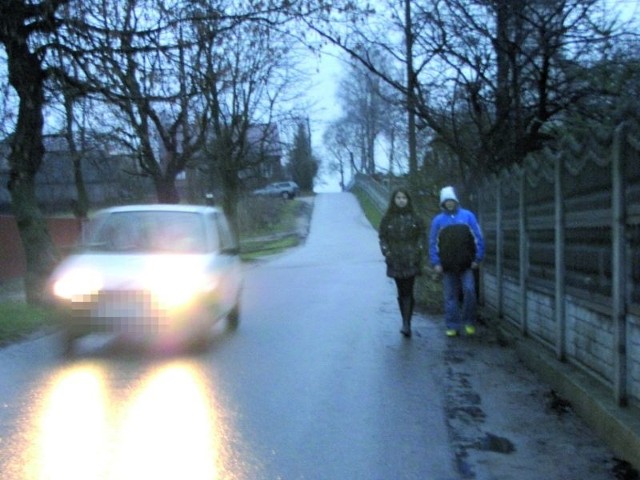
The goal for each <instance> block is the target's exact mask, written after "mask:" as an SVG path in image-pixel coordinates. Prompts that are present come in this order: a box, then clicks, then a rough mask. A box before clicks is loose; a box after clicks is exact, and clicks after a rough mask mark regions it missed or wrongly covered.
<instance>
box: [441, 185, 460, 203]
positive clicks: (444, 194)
mask: <svg viewBox="0 0 640 480" xmlns="http://www.w3.org/2000/svg"><path fill="white" fill-rule="evenodd" d="M447 200H454V201H455V202H456V203H460V201H459V200H458V197H457V196H456V192H455V190H454V189H453V187H444V188H443V189H442V190H440V206H443V205H444V202H446V201H447Z"/></svg>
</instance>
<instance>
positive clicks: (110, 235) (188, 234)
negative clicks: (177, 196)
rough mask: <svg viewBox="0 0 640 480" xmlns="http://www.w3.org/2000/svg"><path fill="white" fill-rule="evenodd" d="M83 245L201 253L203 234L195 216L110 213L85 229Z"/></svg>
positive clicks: (112, 249)
mask: <svg viewBox="0 0 640 480" xmlns="http://www.w3.org/2000/svg"><path fill="white" fill-rule="evenodd" d="M83 246H84V247H85V248H89V249H91V250H93V251H103V252H122V253H155V252H167V253H202V252H204V251H205V233H204V227H203V225H202V219H201V216H200V215H198V214H196V213H190V212H166V211H158V212H152V211H148V212H147V211H140V212H135V211H132V212H114V213H110V214H108V215H106V216H104V217H101V218H100V219H97V220H96V223H95V224H94V225H91V226H90V227H89V229H88V234H87V237H86V240H85V242H84V245H83Z"/></svg>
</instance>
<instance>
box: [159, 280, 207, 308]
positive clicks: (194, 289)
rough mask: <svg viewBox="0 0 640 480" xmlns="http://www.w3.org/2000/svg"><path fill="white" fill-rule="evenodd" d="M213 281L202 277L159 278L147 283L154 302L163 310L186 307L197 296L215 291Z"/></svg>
mask: <svg viewBox="0 0 640 480" xmlns="http://www.w3.org/2000/svg"><path fill="white" fill-rule="evenodd" d="M215 286H216V285H215V281H213V280H211V279H209V278H207V277H206V276H204V275H198V274H196V275H184V276H181V275H180V276H176V277H173V276H171V277H169V276H159V277H156V278H152V279H150V281H149V288H150V290H151V292H152V293H153V296H154V297H155V299H156V301H157V302H158V303H159V304H160V305H161V306H163V307H164V308H179V307H183V306H186V305H188V304H189V303H191V302H192V301H193V300H194V299H195V298H197V297H198V296H200V295H202V294H205V293H207V292H209V291H212V290H213V289H215Z"/></svg>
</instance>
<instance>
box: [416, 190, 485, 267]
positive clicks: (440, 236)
mask: <svg viewBox="0 0 640 480" xmlns="http://www.w3.org/2000/svg"><path fill="white" fill-rule="evenodd" d="M447 200H454V201H455V202H456V204H457V205H456V208H455V210H454V211H452V212H449V211H448V210H445V209H444V203H445V201H447ZM440 206H441V207H442V209H443V211H442V212H440V213H439V214H438V215H436V216H435V218H434V219H433V221H432V222H431V231H430V233H429V258H430V260H431V264H432V265H433V266H436V265H441V266H442V269H443V270H444V271H449V272H461V271H464V270H466V269H468V268H470V267H471V264H472V263H473V262H476V263H480V262H481V261H482V259H483V258H484V240H483V238H482V232H481V231H480V226H479V225H478V220H477V219H476V216H475V215H474V214H473V213H472V212H471V211H469V210H466V209H464V208H462V207H460V204H459V202H458V198H457V197H456V194H455V192H454V190H453V188H452V187H445V188H443V189H442V190H441V191H440Z"/></svg>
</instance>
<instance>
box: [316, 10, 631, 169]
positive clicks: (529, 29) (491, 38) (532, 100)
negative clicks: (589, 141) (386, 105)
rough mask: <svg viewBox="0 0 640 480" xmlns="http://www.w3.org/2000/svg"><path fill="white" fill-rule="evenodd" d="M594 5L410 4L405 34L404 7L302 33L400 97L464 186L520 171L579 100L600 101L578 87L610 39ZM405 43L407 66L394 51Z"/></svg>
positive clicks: (402, 53) (586, 85)
mask: <svg viewBox="0 0 640 480" xmlns="http://www.w3.org/2000/svg"><path fill="white" fill-rule="evenodd" d="M598 5H599V2H597V1H596V0H587V1H582V0H580V1H578V0H552V1H549V0H544V1H543V0H540V1H531V2H524V1H520V0H516V1H512V0H436V1H434V2H426V3H425V2H414V3H412V4H411V6H412V11H411V19H410V25H408V23H407V18H408V17H407V15H406V9H405V7H406V2H404V1H401V0H392V1H389V2H388V5H387V8H386V9H385V10H384V12H382V13H383V14H384V17H382V15H378V13H381V12H371V11H369V10H363V11H362V13H361V15H360V16H357V15H352V16H351V17H350V19H351V20H353V19H356V21H355V22H354V21H352V27H351V28H348V27H346V26H345V24H344V23H342V24H341V23H338V22H335V21H332V22H331V23H325V24H322V23H320V22H319V21H315V22H313V23H310V24H309V26H310V28H313V29H315V31H316V32H318V33H319V34H320V35H322V36H323V38H325V39H327V40H328V41H330V42H332V43H334V44H335V45H337V46H339V47H340V48H342V49H343V50H344V51H346V52H347V53H348V54H349V55H351V56H352V57H353V58H354V59H356V60H357V61H359V62H360V63H361V64H362V65H364V66H365V67H366V68H367V69H369V71H371V72H373V73H374V74H376V75H378V76H379V77H380V78H381V79H382V80H383V81H384V82H385V83H387V84H388V85H390V86H391V87H393V88H394V89H396V90H397V91H398V92H399V93H400V94H401V95H402V96H403V97H404V98H409V97H411V96H413V98H414V100H415V102H414V103H413V106H412V107H409V106H408V108H413V109H414V110H415V114H416V116H417V118H418V123H419V124H421V125H424V126H425V127H426V128H428V129H429V130H430V131H431V132H433V135H434V137H435V138H436V139H437V143H436V144H433V145H432V146H431V148H439V149H446V152H443V153H445V154H444V155H440V157H443V158H444V157H451V158H454V159H456V161H457V162H458V163H459V165H460V172H461V175H462V176H463V177H469V175H467V173H468V172H470V171H482V170H485V171H491V170H495V169H498V168H500V167H501V166H504V165H507V164H510V163H514V162H519V161H520V160H521V159H522V158H523V157H524V156H525V155H526V154H527V153H528V152H531V151H535V150H536V149H539V148H541V147H542V146H543V145H545V143H547V142H549V141H550V140H552V139H553V135H552V134H551V133H550V132H551V131H552V130H553V126H554V124H555V122H557V121H559V120H561V119H562V118H563V116H564V115H566V114H567V113H569V112H570V111H572V110H573V109H575V108H576V107H577V106H578V105H579V104H580V103H581V102H583V101H584V99H585V98H587V97H594V96H598V95H600V93H601V92H600V91H599V90H597V89H594V88H593V87H594V85H593V84H591V83H590V82H588V81H585V80H587V79H586V78H585V74H587V75H588V72H587V70H585V67H587V66H588V65H593V64H594V63H595V62H596V61H597V59H598V58H599V59H601V60H602V61H604V60H605V59H606V55H607V51H608V48H609V43H608V42H609V40H610V39H611V38H613V37H614V35H615V33H616V32H617V31H618V32H619V30H615V29H614V27H613V25H614V24H613V23H610V24H604V23H603V22H600V21H598V14H599V13H601V12H598V10H597V9H598ZM363 18H367V21H364V20H362V19H363ZM384 18H389V19H390V21H387V20H385V19H384ZM336 24H337V25H338V27H336ZM407 27H410V29H407ZM403 32H404V33H403ZM407 37H410V38H411V40H412V49H411V53H410V56H411V58H407V55H408V53H407V52H408V51H409V50H408V49H407V48H406V44H404V43H403V42H404V39H405V38H407ZM365 47H366V48H365ZM372 51H385V52H387V53H388V54H389V57H387V58H393V59H395V62H397V63H398V64H399V65H405V66H406V65H407V64H408V63H409V62H411V63H412V68H411V69H410V70H411V71H412V72H414V75H415V78H414V79H415V84H413V85H411V84H410V82H408V80H407V79H406V78H405V79H402V78H401V77H398V76H397V75H394V74H393V73H392V74H390V71H389V69H388V68H386V67H387V65H385V64H383V63H381V62H380V61H379V59H377V58H376V57H375V56H373V55H371V52H372ZM409 80H411V78H410V79H409ZM414 89H415V90H414Z"/></svg>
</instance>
